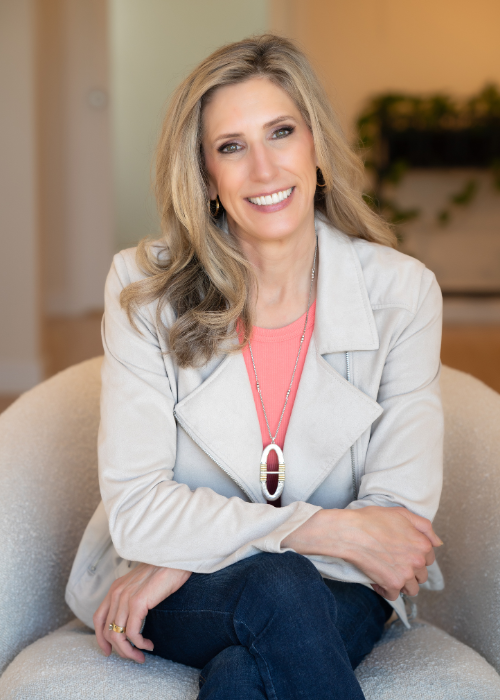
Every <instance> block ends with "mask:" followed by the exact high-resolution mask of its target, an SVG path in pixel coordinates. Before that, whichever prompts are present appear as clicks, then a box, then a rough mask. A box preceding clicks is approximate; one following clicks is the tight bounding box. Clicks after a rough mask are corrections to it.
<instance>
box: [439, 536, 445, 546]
mask: <svg viewBox="0 0 500 700" xmlns="http://www.w3.org/2000/svg"><path fill="white" fill-rule="evenodd" d="M438 540H439V544H438V547H442V546H443V544H444V542H443V540H442V539H441V538H440V537H438Z"/></svg>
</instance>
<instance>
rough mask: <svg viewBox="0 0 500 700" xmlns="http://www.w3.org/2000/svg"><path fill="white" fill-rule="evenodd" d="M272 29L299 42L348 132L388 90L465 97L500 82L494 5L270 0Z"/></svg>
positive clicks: (499, 5)
mask: <svg viewBox="0 0 500 700" xmlns="http://www.w3.org/2000/svg"><path fill="white" fill-rule="evenodd" d="M271 7H272V14H271V16H272V22H273V27H274V28H275V29H278V30H281V31H283V32H284V33H285V34H289V35H291V36H293V37H295V38H297V39H298V40H299V41H300V42H301V44H302V45H303V47H304V48H305V49H306V51H307V53H308V54H309V56H310V57H311V59H312V61H313V63H314V64H315V66H316V68H317V69H318V71H319V72H320V74H321V76H322V77H323V80H324V82H325V84H326V87H327V89H328V92H329V94H330V96H331V99H332V100H333V101H334V102H335V104H336V106H337V108H338V110H339V112H340V115H341V117H342V119H343V122H344V124H345V126H346V128H349V127H350V126H351V124H352V122H353V120H354V118H355V115H356V114H357V113H358V112H359V110H360V108H361V107H362V105H363V103H364V101H365V100H366V98H367V97H369V96H370V95H372V94H374V93H377V92H381V91H385V90H392V89H396V90H407V91H419V92H420V91H432V90H441V89H443V90H449V91H450V92H452V93H455V94H458V95H462V94H468V93H470V92H473V91H476V90H477V89H478V88H479V87H481V86H482V85H483V84H484V83H485V81H486V80H494V81H496V82H497V83H500V40H499V28H500V2H499V1H498V0H476V1H475V2H472V1H471V0H437V1H436V0H357V1H356V2H353V1H352V0H271Z"/></svg>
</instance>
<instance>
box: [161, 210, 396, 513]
mask: <svg viewBox="0 0 500 700" xmlns="http://www.w3.org/2000/svg"><path fill="white" fill-rule="evenodd" d="M316 230H317V232H318V242H319V269H318V293H317V303H316V321H315V330H314V333H313V337H312V338H311V342H310V345H309V349H308V353H307V357H306V361H305V364H304V369H303V372H302V376H301V379H300V384H299V388H298V392H297V396H296V398H295V403H294V407H293V411H292V415H291V419H290V423H289V426H288V430H287V435H286V439H285V445H284V450H283V451H284V456H285V463H286V481H285V489H284V493H283V497H282V502H283V504H284V505H287V504H288V503H292V502H294V501H307V499H308V498H309V497H310V496H311V494H312V493H313V492H314V491H315V490H316V489H317V488H318V486H319V485H320V484H321V482H322V481H323V480H324V479H325V478H326V477H327V476H328V474H329V473H330V472H331V470H332V469H333V468H334V467H335V465H336V464H337V463H338V461H339V460H340V459H341V457H342V456H343V455H344V454H345V453H346V452H347V450H348V449H349V447H350V446H351V445H352V444H353V443H354V442H355V441H356V440H357V439H358V438H359V437H360V436H361V435H362V434H363V433H364V432H365V430H367V429H368V428H369V426H370V425H371V424H372V423H373V421H374V420H375V419H376V418H377V417H378V416H379V415H380V414H381V413H382V408H381V407H380V406H379V405H378V404H377V402H376V401H374V400H373V399H372V398H370V397H369V396H367V395H366V394H364V393H363V392H362V391H360V390H359V389H357V388H356V387H354V386H353V385H352V384H351V383H349V382H348V381H346V379H344V378H343V377H342V376H341V375H340V374H339V373H338V372H337V371H335V370H334V369H333V368H332V367H331V366H330V365H329V364H328V362H327V361H326V360H325V359H324V357H322V355H325V354H329V353H333V352H347V351H352V350H375V349H377V348H378V346H379V341H378V334H377V329H376V326H375V320H374V318H373V313H372V310H371V305H370V301H369V298H368V293H367V290H366V287H365V284H364V279H363V273H362V269H361V265H360V263H359V260H358V257H357V255H356V252H355V250H354V247H353V244H352V242H351V241H350V239H349V237H347V236H345V235H344V234H342V233H340V232H338V231H336V230H335V229H333V228H332V227H331V226H330V225H328V224H326V223H325V222H324V221H322V220H321V219H320V218H317V219H316ZM175 414H176V417H177V420H178V421H179V423H180V425H181V426H182V427H183V428H184V429H185V430H186V431H187V432H188V433H189V435H190V436H191V437H192V439H193V440H195V442H196V443H197V444H198V445H199V446H200V447H201V448H202V449H203V450H204V451H205V452H206V453H207V454H208V455H209V456H210V457H211V458H212V459H213V460H214V461H215V462H216V463H217V464H218V465H219V467H220V468H221V469H223V470H224V471H226V472H227V473H228V474H229V476H230V477H231V478H232V479H233V480H234V481H235V482H236V483H237V484H238V485H239V486H240V487H241V488H242V489H243V491H245V493H246V494H247V496H248V497H249V498H250V500H252V501H254V502H260V503H265V499H264V497H263V495H262V493H261V489H260V481H259V466H260V457H261V453H262V436H261V432H260V427H259V422H258V418H257V412H256V408H255V403H254V399H253V394H252V390H251V386H250V381H249V379H248V374H247V370H246V366H245V362H244V359H243V355H242V354H241V353H239V354H235V355H228V356H227V357H226V358H225V359H224V360H223V362H222V363H221V364H219V365H218V367H217V368H216V369H215V371H214V372H213V373H212V374H210V376H208V377H207V378H206V379H205V380H204V381H202V382H201V383H200V385H199V386H198V387H197V388H195V389H194V390H193V391H191V392H190V393H189V394H188V395H187V396H185V398H184V399H182V400H181V401H180V402H179V403H178V404H177V405H176V407H175Z"/></svg>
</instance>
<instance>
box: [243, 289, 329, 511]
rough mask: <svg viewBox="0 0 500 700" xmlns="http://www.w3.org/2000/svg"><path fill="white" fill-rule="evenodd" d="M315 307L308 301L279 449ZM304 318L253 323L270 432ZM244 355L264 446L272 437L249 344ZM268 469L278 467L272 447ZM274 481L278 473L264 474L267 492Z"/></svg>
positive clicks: (287, 382) (273, 487) (280, 406)
mask: <svg viewBox="0 0 500 700" xmlns="http://www.w3.org/2000/svg"><path fill="white" fill-rule="evenodd" d="M315 311H316V302H315V301H314V302H313V303H312V304H311V308H310V310H309V319H308V321H307V328H306V334H305V338H304V343H303V344H302V350H301V353H300V358H299V363H298V365H297V370H296V372H295V379H294V381H293V386H292V389H291V391H290V398H289V399H288V404H287V407H286V411H285V414H284V416H283V420H282V421H281V427H280V430H279V433H278V437H277V438H276V444H277V445H278V447H280V448H281V449H283V445H284V443H285V436H286V431H287V428H288V423H289V422H290V416H291V415H292V409H293V404H294V401H295V397H296V395H297V389H298V388H299V382H300V377H301V374H302V369H303V367H304V362H305V359H306V355H307V349H308V347H309V341H310V340H311V335H312V332H313V329H314V316H315ZM305 320H306V314H304V315H303V316H301V317H300V318H299V319H297V320H296V321H294V322H293V323H290V324H289V325H288V326H284V327H283V328H273V329H268V328H258V327H256V326H254V327H253V332H252V341H251V342H252V352H253V357H254V360H255V366H256V368H257V376H258V378H259V384H260V390H261V392H262V398H263V400H264V406H265V407H266V413H267V418H268V420H269V427H270V428H271V433H272V435H274V434H275V432H276V428H277V427H278V422H279V419H280V416H281V411H282V410H283V404H284V403H285V397H286V392H287V391H288V387H289V385H290V379H291V378H292V372H293V368H294V365H295V360H296V359H297V353H298V351H299V345H300V338H301V336H302V331H303V329H304V323H305ZM243 357H244V359H245V365H246V368H247V372H248V378H249V379H250V386H251V387H252V393H253V398H254V401H255V408H256V409H257V416H258V418H259V425H260V432H261V434H262V443H263V446H267V445H269V443H270V442H271V440H270V438H269V433H268V430H267V426H266V420H265V418H264V413H263V411H262V405H261V403H260V398H259V394H258V392H257V384H256V382H255V373H254V370H253V365H252V358H251V356H250V350H249V348H248V345H247V346H246V347H245V349H244V350H243ZM263 449H264V447H263ZM285 462H286V455H285ZM268 471H276V472H277V471H278V458H277V456H276V453H275V452H274V451H271V453H270V454H269V458H268ZM256 473H257V472H256ZM277 485H278V477H277V476H276V477H274V476H268V477H267V488H268V489H269V493H271V494H272V493H274V491H275V490H276V487H277ZM280 501H281V499H278V500H277V501H272V505H276V506H280V505H281V503H280Z"/></svg>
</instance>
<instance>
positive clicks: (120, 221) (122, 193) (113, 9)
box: [109, 0, 268, 250]
mask: <svg viewBox="0 0 500 700" xmlns="http://www.w3.org/2000/svg"><path fill="white" fill-rule="evenodd" d="M109 9H110V28H111V35H110V50H111V90H112V105H113V107H112V124H113V154H114V182H115V215H116V233H115V248H116V249H117V250H120V249H122V248H126V247H129V246H131V245H135V243H136V242H137V241H138V239H139V238H142V237H143V236H145V235H147V234H150V233H155V232H156V231H157V230H158V219H157V215H156V208H155V203H154V198H153V196H152V193H151V186H150V182H151V177H150V175H151V165H152V159H153V153H154V148H155V145H156V140H157V136H158V131H159V128H160V125H161V121H162V117H163V114H164V112H165V107H166V105H167V103H168V98H169V96H170V94H171V92H172V90H173V89H174V88H175V87H176V86H177V85H178V83H179V82H180V81H181V80H182V78H184V77H185V76H186V75H187V74H188V73H189V71H190V70H191V69H192V68H194V67H195V66H196V65H197V64H198V63H199V62H200V61H201V60H202V59H203V58H204V57H205V56H207V55H208V54H209V53H210V52H211V51H213V50H214V49H215V48H217V47H218V46H221V45H222V44H225V43H228V42H231V41H238V40H239V39H242V38H244V37H245V36H249V35H250V34H256V33H260V32H263V31H265V30H266V29H267V28H268V2H267V0H252V1H251V2H249V1H248V0H210V2H207V0H183V2H179V1H178V0H140V2H138V1H137V0H109Z"/></svg>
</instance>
